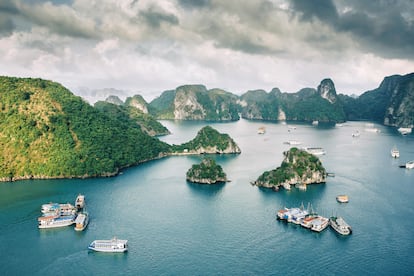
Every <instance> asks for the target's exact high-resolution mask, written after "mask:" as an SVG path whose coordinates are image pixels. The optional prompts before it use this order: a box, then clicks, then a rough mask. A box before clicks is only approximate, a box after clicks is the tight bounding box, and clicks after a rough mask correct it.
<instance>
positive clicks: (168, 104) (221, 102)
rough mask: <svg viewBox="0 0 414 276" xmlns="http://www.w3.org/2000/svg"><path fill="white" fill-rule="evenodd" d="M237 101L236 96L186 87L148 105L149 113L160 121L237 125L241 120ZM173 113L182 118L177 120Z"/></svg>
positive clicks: (197, 86)
mask: <svg viewBox="0 0 414 276" xmlns="http://www.w3.org/2000/svg"><path fill="white" fill-rule="evenodd" d="M237 99H238V97H237V96H236V95H233V94H231V93H229V92H226V91H224V90H220V89H212V90H207V89H206V87H205V86H203V85H183V86H180V87H178V88H177V89H176V90H170V91H165V92H164V93H162V95H161V96H160V97H158V98H156V99H154V100H153V101H152V102H151V103H150V104H149V112H150V113H151V114H152V115H153V116H154V117H156V118H157V119H185V120H205V121H235V120H238V119H239V118H240V117H239V106H238V104H237ZM176 105H177V106H176ZM174 112H178V113H180V114H181V116H183V117H182V118H181V117H180V118H176V115H175V114H174Z"/></svg>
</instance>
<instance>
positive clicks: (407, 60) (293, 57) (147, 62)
mask: <svg viewBox="0 0 414 276" xmlns="http://www.w3.org/2000/svg"><path fill="white" fill-rule="evenodd" d="M0 57H1V62H0V75H8V76H19V77H40V78H45V79H49V80H53V81H57V82H60V83H62V84H63V85H64V86H66V87H68V88H69V89H71V90H72V91H73V92H74V93H75V94H78V95H81V91H84V90H85V89H83V90H82V89H80V87H87V88H89V89H101V88H116V89H120V90H128V91H132V92H134V93H133V94H135V92H137V93H140V94H142V95H143V96H144V98H145V99H147V100H151V99H152V98H153V97H154V96H155V95H159V94H160V93H161V92H162V91H164V90H169V89H174V88H176V87H177V86H180V85H183V84H204V85H206V86H207V88H208V89H211V88H222V89H225V90H227V91H230V92H233V93H236V94H241V93H244V92H246V91H247V90H251V89H264V90H266V91H270V90H271V89H272V88H274V87H278V88H279V89H280V90H281V91H283V92H296V91H298V90H299V89H301V88H304V87H317V85H318V84H319V83H320V81H321V80H322V79H324V78H331V79H332V80H333V81H334V83H335V86H336V90H337V92H338V93H343V94H353V93H354V94H361V93H362V92H365V91H367V90H370V89H374V88H376V87H378V85H379V84H380V82H381V81H382V79H383V78H384V77H385V76H389V75H394V74H407V73H411V72H414V5H413V2H412V1H411V0H406V1H398V0H376V1H371V0H365V1H364V0H311V1H310V0H295V1H283V0H268V1H267V0H245V1H241V0H72V1H71V0H52V1H40V0H0Z"/></svg>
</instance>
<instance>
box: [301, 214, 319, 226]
mask: <svg viewBox="0 0 414 276" xmlns="http://www.w3.org/2000/svg"><path fill="white" fill-rule="evenodd" d="M317 217H318V215H317V214H316V213H310V214H308V215H306V216H305V217H304V218H303V219H302V221H301V222H300V225H301V226H302V227H305V228H308V229H310V228H311V227H312V225H313V224H312V223H313V221H314V220H315V219H316V218H317Z"/></svg>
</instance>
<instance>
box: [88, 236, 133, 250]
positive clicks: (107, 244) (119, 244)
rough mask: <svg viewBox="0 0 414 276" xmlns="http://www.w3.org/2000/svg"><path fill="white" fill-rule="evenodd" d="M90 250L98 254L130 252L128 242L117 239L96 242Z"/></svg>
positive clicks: (91, 245)
mask: <svg viewBox="0 0 414 276" xmlns="http://www.w3.org/2000/svg"><path fill="white" fill-rule="evenodd" d="M88 249H90V250H93V251H98V252H108V253H122V252H125V251H127V250H128V240H119V239H117V238H116V237H114V238H112V239H110V240H94V241H93V242H92V243H91V244H90V245H89V246H88Z"/></svg>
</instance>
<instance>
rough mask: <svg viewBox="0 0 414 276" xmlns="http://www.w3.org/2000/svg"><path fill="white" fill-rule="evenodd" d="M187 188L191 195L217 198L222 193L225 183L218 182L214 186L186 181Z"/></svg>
mask: <svg viewBox="0 0 414 276" xmlns="http://www.w3.org/2000/svg"><path fill="white" fill-rule="evenodd" d="M186 183H187V187H189V190H190V191H191V193H192V194H197V195H199V196H203V197H211V196H218V195H219V194H221V192H222V191H223V188H224V186H225V185H226V182H218V183H215V184H199V183H194V182H190V181H186Z"/></svg>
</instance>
